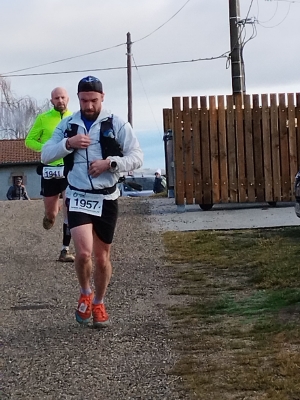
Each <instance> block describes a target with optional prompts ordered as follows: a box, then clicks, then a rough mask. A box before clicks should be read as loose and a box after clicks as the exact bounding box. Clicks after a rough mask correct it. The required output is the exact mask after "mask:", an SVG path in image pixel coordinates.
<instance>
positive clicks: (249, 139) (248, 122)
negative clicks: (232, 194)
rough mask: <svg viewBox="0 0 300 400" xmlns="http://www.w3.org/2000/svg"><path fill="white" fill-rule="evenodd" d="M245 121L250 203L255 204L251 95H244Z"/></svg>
mask: <svg viewBox="0 0 300 400" xmlns="http://www.w3.org/2000/svg"><path fill="white" fill-rule="evenodd" d="M244 120H245V150H246V176H247V197H248V201H249V202H251V203H254V202H255V200H256V198H255V175H254V148H253V129H252V128H253V127H252V108H251V99H250V95H248V94H246V95H244Z"/></svg>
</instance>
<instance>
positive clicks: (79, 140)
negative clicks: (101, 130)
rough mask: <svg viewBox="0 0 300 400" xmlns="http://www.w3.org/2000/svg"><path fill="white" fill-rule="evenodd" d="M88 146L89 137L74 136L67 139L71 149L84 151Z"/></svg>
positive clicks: (89, 142)
mask: <svg viewBox="0 0 300 400" xmlns="http://www.w3.org/2000/svg"><path fill="white" fill-rule="evenodd" d="M90 144H91V138H90V135H75V136H73V137H71V138H69V145H70V146H71V148H72V149H86V148H87V147H88V146H89V145H90Z"/></svg>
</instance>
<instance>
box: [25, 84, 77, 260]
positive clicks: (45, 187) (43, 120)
mask: <svg viewBox="0 0 300 400" xmlns="http://www.w3.org/2000/svg"><path fill="white" fill-rule="evenodd" d="M68 102H69V96H68V93H67V91H66V90H65V89H63V88H60V87H57V88H55V89H53V90H52V92H51V103H52V104H53V109H52V110H49V111H46V112H44V113H42V114H40V115H38V117H37V118H36V120H35V122H34V124H33V126H32V128H31V129H30V131H29V133H28V135H27V137H26V139H25V146H26V147H28V148H29V149H31V150H34V151H37V152H41V151H42V148H43V146H44V144H45V143H46V142H47V141H48V140H49V139H50V138H51V137H52V134H53V131H54V129H55V128H56V126H57V125H58V124H59V122H60V121H61V120H62V119H63V118H65V117H67V116H69V115H71V114H72V113H71V112H70V111H69V110H68V108H67V107H68ZM39 167H40V170H39V172H38V173H39V174H40V175H41V189H42V190H41V195H42V196H43V197H44V207H45V215H44V218H43V227H44V229H47V230H48V229H51V228H52V227H53V225H54V222H55V218H56V216H57V214H58V212H59V209H60V204H59V202H60V200H59V199H60V197H61V196H62V197H63V206H62V209H63V214H64V222H63V227H62V228H63V229H62V230H63V243H62V249H61V252H60V255H59V258H58V260H59V261H61V262H74V260H75V257H74V256H73V255H72V254H70V250H69V245H70V242H71V233H70V230H69V227H68V215H67V208H66V206H65V201H64V199H65V190H66V187H67V186H68V181H67V178H66V177H65V176H64V162H63V160H62V159H60V160H56V161H55V162H52V163H49V164H47V165H40V166H39Z"/></svg>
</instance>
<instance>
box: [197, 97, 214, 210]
mask: <svg viewBox="0 0 300 400" xmlns="http://www.w3.org/2000/svg"><path fill="white" fill-rule="evenodd" d="M200 107H201V108H200V115H201V120H200V127H201V143H202V146H201V162H202V171H203V204H212V194H211V189H212V188H211V168H210V167H211V166H210V142H209V125H208V109H207V100H206V97H205V96H200Z"/></svg>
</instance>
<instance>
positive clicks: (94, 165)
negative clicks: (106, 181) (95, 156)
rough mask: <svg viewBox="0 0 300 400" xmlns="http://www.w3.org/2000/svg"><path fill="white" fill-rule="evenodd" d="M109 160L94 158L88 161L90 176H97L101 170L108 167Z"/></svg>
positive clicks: (105, 169)
mask: <svg viewBox="0 0 300 400" xmlns="http://www.w3.org/2000/svg"><path fill="white" fill-rule="evenodd" d="M109 165H110V164H109V160H96V161H92V162H91V163H90V168H89V175H90V176H91V177H92V178H97V176H99V175H101V174H102V172H104V171H107V170H108V169H109Z"/></svg>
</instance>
